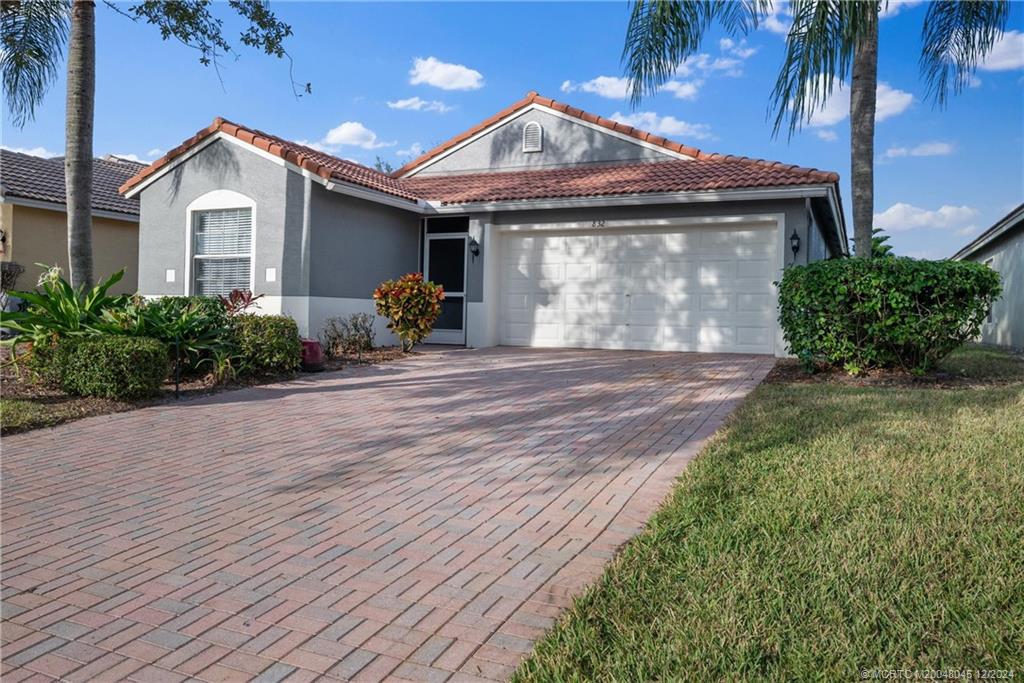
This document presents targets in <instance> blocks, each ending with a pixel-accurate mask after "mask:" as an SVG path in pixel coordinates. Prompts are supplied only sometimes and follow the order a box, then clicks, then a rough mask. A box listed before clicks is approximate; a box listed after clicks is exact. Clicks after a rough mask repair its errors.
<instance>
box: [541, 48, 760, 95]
mask: <svg viewBox="0 0 1024 683" xmlns="http://www.w3.org/2000/svg"><path fill="white" fill-rule="evenodd" d="M718 46H719V48H720V49H721V50H722V52H723V53H725V55H726V56H719V57H715V56H713V55H710V54H708V53H706V52H702V53H700V54H696V55H694V56H692V57H690V58H689V59H687V60H686V61H684V62H683V63H682V64H680V65H679V67H678V68H677V69H676V73H675V75H676V78H673V79H671V80H669V81H668V82H667V83H665V84H664V85H662V86H661V89H662V90H663V91H665V92H669V93H671V94H672V95H674V96H675V97H676V98H678V99H681V100H693V99H696V98H697V95H698V93H699V92H700V89H701V87H702V86H703V85H704V82H705V80H706V79H708V78H712V77H714V76H732V77H736V76H742V75H743V62H744V60H746V59H748V58H750V57H751V56H753V55H754V54H755V53H756V52H757V48H754V47H749V46H748V45H747V41H746V39H743V40H741V41H739V42H736V41H734V40H732V39H731V38H722V39H721V40H720V41H718ZM683 79H686V80H683ZM560 90H561V91H562V92H566V93H568V92H577V91H580V92H587V93H591V94H593V95H598V96H599V97H606V98H608V99H610V100H624V99H626V98H627V97H629V79H627V78H623V77H621V76H597V77H596V78H592V79H590V80H589V81H580V82H574V81H569V80H566V81H562V85H561V87H560Z"/></svg>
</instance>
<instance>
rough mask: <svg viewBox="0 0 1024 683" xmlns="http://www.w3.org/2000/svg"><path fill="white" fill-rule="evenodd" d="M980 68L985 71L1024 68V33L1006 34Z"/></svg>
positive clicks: (1008, 32) (1011, 32) (1012, 32)
mask: <svg viewBox="0 0 1024 683" xmlns="http://www.w3.org/2000/svg"><path fill="white" fill-rule="evenodd" d="M978 68H979V69H981V70H983V71H1012V70H1013V69H1021V68H1024V32H1021V31H1007V32H1006V33H1004V34H1003V36H1002V37H1001V38H1000V39H999V40H997V41H996V43H995V45H993V46H992V51H991V52H989V53H988V57H986V58H985V61H984V62H983V63H982V64H981V65H979V66H978Z"/></svg>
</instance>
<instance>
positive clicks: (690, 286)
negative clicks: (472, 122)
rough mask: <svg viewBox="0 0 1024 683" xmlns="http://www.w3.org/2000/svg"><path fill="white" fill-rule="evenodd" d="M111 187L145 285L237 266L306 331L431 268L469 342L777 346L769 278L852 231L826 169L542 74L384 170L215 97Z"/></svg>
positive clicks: (176, 288)
mask: <svg viewBox="0 0 1024 683" xmlns="http://www.w3.org/2000/svg"><path fill="white" fill-rule="evenodd" d="M121 190H122V191H123V192H125V194H126V196H128V197H139V198H140V199H141V211H142V221H141V224H140V239H139V254H140V256H139V259H140V260H139V264H140V266H139V267H140V280H139V288H140V291H141V293H142V294H144V295H150V296H157V295H171V294H184V293H195V294H215V293H223V292H226V291H228V290H230V289H231V288H233V287H248V288H250V289H252V290H253V291H254V292H257V293H261V294H264V295H266V296H265V297H264V298H263V299H261V303H262V304H263V310H264V311H265V312H283V313H285V314H287V315H290V316H292V317H293V318H295V319H296V321H298V323H299V327H300V329H301V330H302V332H303V334H308V335H315V334H316V333H317V332H318V331H319V330H320V329H321V327H322V326H323V323H324V321H325V319H327V318H328V317H330V316H338V315H347V314H351V313H355V312H359V311H373V302H372V300H371V293H372V291H373V289H374V287H375V286H376V285H377V284H378V283H379V282H381V281H382V280H384V279H387V278H393V277H396V276H400V275H402V274H404V273H407V272H410V271H423V272H424V273H425V275H426V277H427V278H429V279H430V280H433V281H435V282H438V283H440V284H442V285H443V286H444V288H445V291H446V292H447V298H446V300H445V302H444V307H443V312H442V314H441V317H440V319H439V320H438V322H437V324H435V326H434V327H435V329H434V332H433V334H432V335H431V337H430V339H429V341H432V342H439V343H451V344H466V345H468V346H474V347H483V346H492V345H497V344H510V345H523V346H531V345H532V346H566V347H588V348H634V349H664V350H681V351H722V352H749V353H768V354H771V353H776V354H782V353H784V346H783V342H782V337H781V332H780V330H779V326H778V323H777V320H776V292H775V287H774V285H773V284H772V282H773V280H775V279H777V278H778V277H779V274H780V272H781V270H782V268H783V266H784V265H785V264H790V263H806V262H807V261H809V260H810V261H813V260H818V259H823V258H827V257H829V256H836V255H839V254H842V253H845V245H846V241H847V240H846V230H845V225H844V223H843V215H842V208H841V205H840V196H839V185H838V176H837V175H836V174H834V173H825V172H821V171H816V170H813V169H806V168H800V167H797V166H789V165H785V164H780V163H774V162H768V161H761V160H753V159H747V158H741V157H732V156H722V155H718V154H708V153H705V152H701V151H699V150H697V149H694V148H692V147H687V146H685V145H681V144H679V143H676V142H672V141H670V140H667V139H665V138H663V137H659V136H656V135H652V134H650V133H645V132H643V131H640V130H637V129H635V128H632V127H630V126H626V125H624V124H621V123H616V122H614V121H611V120H609V119H605V118H601V117H599V116H594V115H592V114H588V113H586V112H583V111H580V110H579V109H575V108H573V107H569V106H567V105H565V104H562V103H559V102H555V101H553V100H550V99H547V98H544V97H541V96H539V95H537V94H536V93H530V94H529V95H527V96H526V97H525V98H524V99H522V100H520V101H518V102H516V103H515V104H513V105H512V106H510V107H509V108H507V109H505V110H504V111H502V112H500V113H498V114H497V115H495V116H493V117H491V118H490V119H488V120H486V121H484V122H483V123H481V124H480V125H478V126H475V127H473V128H472V129H470V130H468V131H466V132H464V133H462V134H460V135H458V136H456V137H455V138H452V139H451V140H449V141H448V142H446V143H444V144H442V145H440V146H438V147H437V148H435V149H433V150H431V151H429V152H427V153H426V154H424V155H422V156H421V157H419V158H418V159H415V160H413V161H411V162H410V163H408V164H406V165H405V166H403V167H402V168H401V169H399V170H398V171H397V172H395V173H394V174H392V175H386V174H383V173H379V172H377V171H375V170H373V169H370V168H367V167H365V166H361V165H359V164H355V163H353V162H350V161H345V160H343V159H338V158H336V157H333V156H331V155H329V154H326V153H324V152H321V151H317V150H315V149H311V148H309V147H306V146H303V145H300V144H297V143H295V142H291V141H288V140H283V139H281V138H279V137H275V136H273V135H270V134H267V133H263V132H260V131H257V130H253V129H250V128H246V127H244V126H240V125H237V124H234V123H231V122H229V121H225V120H224V119H221V118H218V119H216V120H214V122H213V123H212V124H211V125H210V126H209V127H207V128H205V129H203V130H201V131H199V132H198V133H197V134H196V135H195V136H194V137H192V138H191V139H189V140H187V141H186V142H185V143H184V144H182V145H181V146H179V147H178V148H176V149H174V150H172V151H171V152H169V153H168V154H167V155H166V156H165V157H163V158H161V159H159V160H158V161H156V162H154V163H153V164H152V165H151V166H149V167H148V168H146V169H145V170H143V171H142V172H141V173H139V174H138V175H137V176H135V177H134V178H132V179H131V180H130V181H129V182H127V183H125V185H124V186H123V187H122V188H121ZM794 247H795V250H794ZM378 322H381V321H379V320H378ZM385 334H386V332H385Z"/></svg>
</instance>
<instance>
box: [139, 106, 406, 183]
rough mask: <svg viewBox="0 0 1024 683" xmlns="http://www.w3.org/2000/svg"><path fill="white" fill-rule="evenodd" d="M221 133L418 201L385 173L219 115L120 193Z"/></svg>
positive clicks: (319, 171) (331, 176) (325, 174)
mask: <svg viewBox="0 0 1024 683" xmlns="http://www.w3.org/2000/svg"><path fill="white" fill-rule="evenodd" d="M218 132H222V133H225V134H227V135H231V136H233V137H236V138H238V139H239V140H242V141H243V142H247V143H249V144H251V145H253V146H255V147H257V148H258V149H261V150H263V151H265V152H268V153H270V154H273V155H275V156H278V157H281V158H282V159H284V160H285V161H289V162H291V163H293V164H295V165H296V166H299V167H300V168H303V169H305V170H307V171H309V172H311V173H315V174H316V175H318V176H320V177H321V178H323V179H325V180H338V181H341V182H346V183H351V184H353V185H359V186H361V187H366V188H369V189H371V190H377V191H378V192H384V193H386V194H390V195H393V196H395V197H400V198H401V199H407V200H409V201H411V202H415V201H416V199H417V198H416V196H415V195H413V194H410V193H409V192H408V191H407V190H405V189H404V188H403V187H402V183H401V181H400V180H398V179H396V178H393V177H391V176H389V175H387V174H386V173H381V172H380V171H377V170H375V169H372V168H369V167H368V166H363V165H361V164H357V163H355V162H353V161H346V160H345V159H339V158H338V157H335V156H332V155H330V154H327V153H326V152H321V151H318V150H315V149H313V148H312V147H307V146H305V145H300V144H299V143H297V142H292V141H290V140H285V139H283V138H279V137H277V136H276V135H270V134H269V133H264V132H262V131H259V130H256V129H253V128H246V127H245V126H241V125H239V124H237V123H232V122H231V121H228V120H226V119H223V118H221V117H219V116H218V117H217V118H215V119H214V120H213V123H211V124H210V125H209V126H207V127H206V128H203V129H202V130H200V131H199V132H197V133H196V134H195V135H193V136H192V137H191V138H189V139H188V140H186V141H185V142H183V143H181V144H180V145H178V146H177V147H175V148H174V149H172V150H171V151H169V152H168V153H167V154H165V155H164V156H162V157H160V158H159V159H157V160H156V161H154V162H153V163H152V164H150V165H149V166H147V167H146V168H144V169H142V170H141V171H140V172H139V173H138V174H137V175H135V176H134V177H133V178H131V179H130V180H128V181H127V182H126V183H124V184H123V185H122V186H121V192H127V191H128V190H131V189H132V188H133V187H135V186H136V185H138V184H139V183H141V182H142V181H143V180H145V179H146V178H148V177H149V176H151V175H153V174H154V173H156V172H157V171H159V170H160V169H161V168H163V167H164V166H166V165H167V164H169V163H171V162H172V161H173V160H174V159H175V158H177V157H179V156H181V155H182V154H184V153H185V152H187V151H188V150H189V149H191V148H192V147H194V146H195V145H197V144H199V143H200V142H202V141H203V140H205V139H206V138H208V137H210V136H211V135H214V134H215V133H218Z"/></svg>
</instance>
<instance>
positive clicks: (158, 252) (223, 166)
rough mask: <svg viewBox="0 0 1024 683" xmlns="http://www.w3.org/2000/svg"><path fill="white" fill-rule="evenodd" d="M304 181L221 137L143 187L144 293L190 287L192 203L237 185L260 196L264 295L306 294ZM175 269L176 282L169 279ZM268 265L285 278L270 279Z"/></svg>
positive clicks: (259, 266) (257, 230)
mask: <svg viewBox="0 0 1024 683" xmlns="http://www.w3.org/2000/svg"><path fill="white" fill-rule="evenodd" d="M303 182H304V180H303V179H302V178H301V177H300V176H298V175H297V174H294V173H291V172H289V171H287V170H286V169H285V168H284V167H283V166H279V165H277V164H275V163H273V162H271V161H269V160H267V159H264V158H263V157H261V156H259V155H257V154H255V153H254V152H250V151H248V150H246V149H244V148H242V147H240V146H238V145H234V144H231V143H227V142H224V141H217V142H214V143H213V144H211V145H210V146H208V147H206V148H204V149H203V150H201V151H200V152H199V153H197V154H196V155H195V156H193V157H192V158H191V159H189V160H188V161H186V162H185V163H183V164H181V165H179V166H177V167H176V168H175V169H174V170H172V171H171V172H170V173H168V174H166V175H164V176H163V177H161V178H159V179H157V180H156V181H155V182H154V183H153V184H152V185H150V186H149V187H147V188H145V189H144V190H143V191H142V192H141V220H140V221H139V292H140V293H142V294H145V295H169V294H184V293H186V285H187V283H186V282H184V274H185V244H186V239H187V236H186V235H187V234H188V231H187V230H186V223H187V221H188V215H187V207H188V205H189V204H190V203H191V202H192V201H193V200H195V199H197V198H199V197H200V196H202V195H204V194H206V193H208V192H210V191H212V190H233V191H235V192H238V193H240V194H243V195H246V196H247V197H250V198H252V199H254V200H255V201H256V211H255V216H254V219H255V225H254V226H253V227H254V239H255V245H256V248H255V257H256V259H255V260H256V264H255V266H256V268H255V270H256V281H255V282H254V283H253V286H252V290H253V292H254V293H256V294H267V295H271V296H276V295H284V296H288V295H300V294H305V292H304V291H302V290H301V289H300V282H299V272H298V271H299V269H298V268H296V267H295V266H296V264H297V263H299V262H300V260H301V257H302V255H301V238H300V239H296V238H295V235H296V233H301V230H302V210H303V202H302V192H303V189H302V185H303ZM170 268H173V269H174V270H175V271H176V278H175V279H176V281H175V282H166V281H165V280H166V277H165V272H166V270H167V269H170ZM267 268H276V269H277V281H276V282H266V281H265V274H266V269H267Z"/></svg>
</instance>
